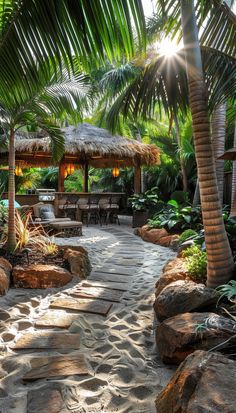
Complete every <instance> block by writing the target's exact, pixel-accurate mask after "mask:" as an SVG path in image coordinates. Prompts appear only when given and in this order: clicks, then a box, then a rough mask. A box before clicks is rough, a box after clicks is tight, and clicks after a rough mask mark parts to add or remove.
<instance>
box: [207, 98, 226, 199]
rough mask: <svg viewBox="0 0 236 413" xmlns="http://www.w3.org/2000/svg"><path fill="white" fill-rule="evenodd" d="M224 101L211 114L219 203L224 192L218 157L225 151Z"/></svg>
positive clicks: (221, 160)
mask: <svg viewBox="0 0 236 413" xmlns="http://www.w3.org/2000/svg"><path fill="white" fill-rule="evenodd" d="M225 128H226V103H221V104H219V105H218V106H217V107H216V108H215V109H214V111H213V114H212V131H211V132H212V143H213V151H214V156H215V162H216V177H217V184H218V190H219V197H220V203H221V205H222V204H223V194H224V160H223V159H218V158H219V157H220V156H221V155H223V154H224V151H225Z"/></svg>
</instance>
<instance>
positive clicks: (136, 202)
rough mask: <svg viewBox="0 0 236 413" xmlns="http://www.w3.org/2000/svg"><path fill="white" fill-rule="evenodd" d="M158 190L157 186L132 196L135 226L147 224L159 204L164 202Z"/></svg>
mask: <svg viewBox="0 0 236 413" xmlns="http://www.w3.org/2000/svg"><path fill="white" fill-rule="evenodd" d="M156 190H157V188H152V189H150V190H148V191H146V192H144V193H141V194H136V195H134V196H132V197H131V198H130V202H131V206H132V209H133V225H132V226H133V228H136V227H142V226H143V225H145V224H146V223H147V220H148V219H149V218H150V216H151V215H152V214H153V212H155V209H156V208H157V206H158V204H160V203H162V201H160V200H159V198H158V195H157V193H156Z"/></svg>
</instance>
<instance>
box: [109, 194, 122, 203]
mask: <svg viewBox="0 0 236 413" xmlns="http://www.w3.org/2000/svg"><path fill="white" fill-rule="evenodd" d="M120 199H121V196H120V195H112V196H111V204H118V205H119V204H120Z"/></svg>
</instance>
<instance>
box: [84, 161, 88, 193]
mask: <svg viewBox="0 0 236 413" xmlns="http://www.w3.org/2000/svg"><path fill="white" fill-rule="evenodd" d="M88 172H89V165H88V161H87V160H86V161H85V163H84V192H88Z"/></svg>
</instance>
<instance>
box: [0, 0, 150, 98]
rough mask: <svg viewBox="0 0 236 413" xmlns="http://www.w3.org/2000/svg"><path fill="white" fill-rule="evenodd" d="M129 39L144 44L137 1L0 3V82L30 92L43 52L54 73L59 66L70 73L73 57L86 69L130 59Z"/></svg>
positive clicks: (21, 0) (132, 47)
mask: <svg viewBox="0 0 236 413" xmlns="http://www.w3.org/2000/svg"><path fill="white" fill-rule="evenodd" d="M133 26H134V27H135V31H134V30H133ZM135 43H136V44H138V45H139V47H140V48H144V46H145V19H144V14H143V9H142V3H141V0H117V1H116V2H115V3H114V1H113V0H106V2H104V1H103V0H93V1H84V0H76V1H75V0H63V1H58V0H50V1H45V0H35V1H31V0H14V1H2V2H1V4H0V58H1V67H0V83H2V82H3V81H4V84H5V92H6V93H8V92H9V90H11V87H12V85H15V83H16V82H19V84H21V85H22V83H23V82H24V84H25V87H26V88H27V90H28V91H30V89H31V85H32V83H33V82H35V80H37V79H35V74H36V73H37V65H38V64H44V63H45V59H46V58H47V56H49V57H50V60H51V62H52V64H53V67H54V69H55V71H56V70H57V69H58V67H59V68H61V67H62V66H65V67H66V68H67V69H68V70H69V71H70V70H71V68H72V67H73V66H74V57H76V58H77V59H78V60H79V62H80V64H81V65H82V67H83V68H85V69H86V70H89V69H91V68H93V67H96V66H97V65H98V61H99V60H100V61H105V60H106V59H107V58H108V59H110V61H111V60H112V59H114V58H118V59H119V58H120V56H121V54H122V55H126V56H127V57H129V58H130V57H131V56H132V55H133V53H134V50H135ZM16 62H17V64H16ZM62 63H63V64H62ZM29 67H31V69H32V70H31V72H29V71H28V69H29ZM26 73H28V75H27V78H26Z"/></svg>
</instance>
